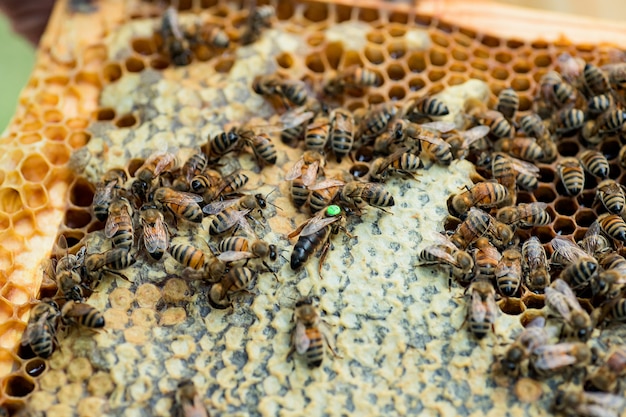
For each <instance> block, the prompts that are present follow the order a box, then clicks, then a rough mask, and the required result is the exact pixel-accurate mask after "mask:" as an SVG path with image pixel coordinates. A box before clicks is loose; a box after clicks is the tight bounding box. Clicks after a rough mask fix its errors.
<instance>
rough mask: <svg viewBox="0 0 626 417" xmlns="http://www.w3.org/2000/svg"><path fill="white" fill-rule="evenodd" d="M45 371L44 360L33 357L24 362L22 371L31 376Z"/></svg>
mask: <svg viewBox="0 0 626 417" xmlns="http://www.w3.org/2000/svg"><path fill="white" fill-rule="evenodd" d="M45 371H46V361H45V360H43V359H40V358H34V359H31V360H29V361H28V362H26V363H25V364H24V372H26V374H27V375H29V376H30V377H32V378H37V377H38V376H41V375H42V374H43V373H44V372H45Z"/></svg>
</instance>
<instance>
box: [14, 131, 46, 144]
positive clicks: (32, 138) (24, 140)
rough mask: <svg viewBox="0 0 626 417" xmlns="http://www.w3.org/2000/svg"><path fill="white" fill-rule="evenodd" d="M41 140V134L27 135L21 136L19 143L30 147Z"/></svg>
mask: <svg viewBox="0 0 626 417" xmlns="http://www.w3.org/2000/svg"><path fill="white" fill-rule="evenodd" d="M40 140H41V134H39V133H26V134H23V135H20V136H19V141H20V143H21V144H23V145H30V144H31V143H37V142H39V141H40Z"/></svg>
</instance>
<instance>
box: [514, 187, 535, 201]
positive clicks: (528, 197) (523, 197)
mask: <svg viewBox="0 0 626 417" xmlns="http://www.w3.org/2000/svg"><path fill="white" fill-rule="evenodd" d="M534 201H535V199H534V198H533V195H532V194H531V193H529V192H528V191H521V190H520V191H518V192H517V204H520V203H523V204H528V203H533V202H534Z"/></svg>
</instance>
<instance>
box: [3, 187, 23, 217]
mask: <svg viewBox="0 0 626 417" xmlns="http://www.w3.org/2000/svg"><path fill="white" fill-rule="evenodd" d="M23 208H24V205H23V204H22V198H21V197H20V192H19V191H18V190H16V189H15V188H12V187H5V188H1V189H0V211H1V212H4V213H9V214H12V213H16V212H17V211H19V210H22V209H23Z"/></svg>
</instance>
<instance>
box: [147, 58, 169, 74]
mask: <svg viewBox="0 0 626 417" xmlns="http://www.w3.org/2000/svg"><path fill="white" fill-rule="evenodd" d="M169 66H170V61H168V60H167V59H165V58H163V57H161V56H156V57H154V58H152V59H151V60H150V68H152V69H155V70H157V71H162V70H164V69H165V68H167V67H169Z"/></svg>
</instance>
